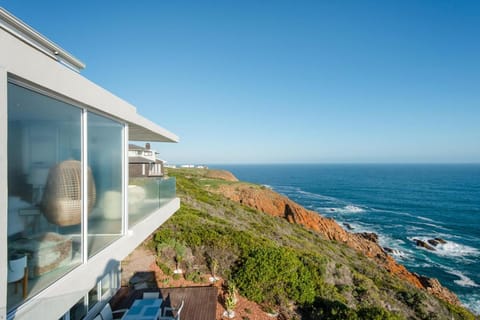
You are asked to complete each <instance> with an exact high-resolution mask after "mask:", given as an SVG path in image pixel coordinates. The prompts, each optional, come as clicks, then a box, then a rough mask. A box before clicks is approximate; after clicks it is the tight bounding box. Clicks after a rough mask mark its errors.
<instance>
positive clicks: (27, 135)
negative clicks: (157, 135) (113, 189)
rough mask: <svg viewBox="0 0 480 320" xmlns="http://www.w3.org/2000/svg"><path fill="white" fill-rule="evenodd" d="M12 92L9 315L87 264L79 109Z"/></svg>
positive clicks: (22, 90)
mask: <svg viewBox="0 0 480 320" xmlns="http://www.w3.org/2000/svg"><path fill="white" fill-rule="evenodd" d="M7 90H8V91H7V93H8V226H7V229H8V231H7V232H8V288H7V296H8V297H7V305H8V309H9V310H11V309H12V308H14V307H16V306H18V305H20V304H21V303H22V302H23V301H24V300H25V299H27V298H28V297H31V296H32V295H34V294H36V293H38V292H40V291H41V290H42V289H44V288H46V287H47V286H48V285H50V284H51V283H53V282H54V281H56V280H57V279H58V278H60V277H61V276H63V275H64V274H65V273H67V272H68V271H70V270H71V269H72V268H74V267H75V266H77V265H79V264H80V263H81V261H82V256H81V253H82V247H81V243H82V242H81V230H82V199H81V190H82V167H81V162H80V161H81V155H82V148H81V145H82V143H81V141H82V139H81V133H82V130H81V127H82V120H81V119H82V109H80V108H77V107H75V106H73V105H70V104H68V103H65V102H63V101H60V100H57V99H55V98H52V97H50V96H47V95H44V94H41V93H39V92H37V91H34V90H30V89H27V88H26V87H24V86H23V85H19V84H16V83H13V82H9V83H8V88H7ZM20 284H21V285H20Z"/></svg>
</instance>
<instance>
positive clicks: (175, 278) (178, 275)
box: [172, 273, 182, 280]
mask: <svg viewBox="0 0 480 320" xmlns="http://www.w3.org/2000/svg"><path fill="white" fill-rule="evenodd" d="M172 278H173V280H180V279H181V278H182V275H181V274H180V273H175V274H173V277H172Z"/></svg>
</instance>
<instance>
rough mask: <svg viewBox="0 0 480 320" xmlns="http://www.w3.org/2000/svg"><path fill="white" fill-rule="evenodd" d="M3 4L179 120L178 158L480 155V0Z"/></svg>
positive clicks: (114, 87)
mask: <svg viewBox="0 0 480 320" xmlns="http://www.w3.org/2000/svg"><path fill="white" fill-rule="evenodd" d="M0 5H1V6H3V7H4V8H6V9H7V10H9V11H10V12H12V13H13V14H14V15H16V16H17V17H19V18H20V19H22V20H23V21H25V22H26V23H27V24H29V25H31V26H32V27H34V28H35V29H37V30H38V31H39V32H41V33H42V34H44V35H46V36H47V37H49V38H50V39H51V40H53V41H54V42H56V43H58V44H59V45H61V46H62V47H63V48H65V49H66V50H67V51H69V52H71V53H72V54H73V55H74V56H76V57H78V58H79V59H81V60H82V61H84V62H85V63H86V64H87V68H86V69H85V70H84V71H82V74H83V75H84V76H85V77H87V78H89V79H90V80H92V81H94V82H96V83H98V84H99V85H101V86H103V87H105V88H107V89H108V90H110V91H112V92H113V93H115V94H117V95H118V96H120V97H121V98H123V99H125V100H127V101H129V102H130V103H132V104H133V105H135V106H136V107H137V109H138V111H139V112H140V113H141V114H142V115H144V116H146V117H148V118H150V119H151V120H152V121H154V122H157V123H159V124H161V125H162V126H163V127H165V128H167V129H169V130H171V131H173V132H175V133H176V134H178V135H179V136H180V138H181V142H180V143H179V144H156V145H155V147H156V148H157V149H158V150H159V151H160V152H161V154H162V157H163V158H165V159H167V160H169V162H171V163H324V162H327V163H337V162H339V163H345V162H347V163H349V162H396V163H398V162H400V163H403V162H407V163H410V162H480V41H479V35H480V19H479V18H478V17H480V2H478V1H440V0H439V1H281V0H272V1H81V2H75V4H73V2H69V1H49V0H43V1H21V0H12V1H8V0H0Z"/></svg>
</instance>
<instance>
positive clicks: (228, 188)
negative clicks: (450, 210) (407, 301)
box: [211, 175, 460, 305]
mask: <svg viewBox="0 0 480 320" xmlns="http://www.w3.org/2000/svg"><path fill="white" fill-rule="evenodd" d="M228 179H229V180H230V179H232V177H231V176H230V175H229V176H228ZM230 181H231V180H230ZM211 191H212V192H216V193H220V194H222V195H224V196H225V197H227V198H229V199H231V200H233V201H235V202H238V203H241V204H243V205H245V206H248V207H250V208H253V209H256V210H259V211H262V212H264V213H266V214H269V215H272V216H275V217H281V218H284V219H286V220H287V221H289V222H290V223H295V224H300V225H302V226H304V227H306V228H307V229H310V230H312V231H315V232H317V233H320V234H321V235H323V236H324V237H325V238H326V239H329V240H335V241H338V242H342V243H345V244H346V245H347V246H349V247H351V248H353V249H355V250H357V251H359V252H361V253H363V254H364V255H366V256H367V257H369V258H371V259H373V260H374V261H375V262H376V263H377V264H378V265H379V266H381V267H383V268H385V270H387V271H388V272H389V273H391V274H394V275H396V276H398V277H399V278H401V279H404V280H406V281H408V282H410V283H411V284H413V285H414V286H416V287H417V288H421V289H424V290H425V291H427V292H429V293H431V294H432V295H435V296H436V297H438V298H440V299H442V300H444V301H446V302H448V303H451V304H454V305H460V300H459V299H458V297H457V296H456V295H455V294H454V293H453V292H451V291H450V290H448V289H447V288H445V287H443V286H442V285H441V284H440V282H439V281H438V280H437V279H433V278H428V277H425V276H422V275H418V274H416V273H413V272H410V271H409V270H407V269H406V268H405V266H403V265H401V264H400V263H398V262H397V261H396V260H395V259H394V258H393V257H392V256H391V255H390V254H394V253H395V252H394V249H391V248H383V247H381V246H380V245H379V244H378V235H376V234H375V233H365V232H364V233H353V232H351V231H352V230H353V228H352V227H351V226H350V225H345V224H344V226H345V227H346V228H347V229H348V231H347V230H345V229H344V228H342V227H341V226H340V225H339V224H338V223H337V222H336V221H335V220H333V219H331V218H325V217H323V216H322V215H321V214H319V213H317V212H315V211H310V210H307V209H305V208H303V207H302V206H300V205H299V204H297V203H295V202H294V201H292V200H290V199H289V198H287V197H285V196H283V195H280V194H278V193H276V192H274V191H273V190H270V189H267V188H259V187H258V186H256V185H251V184H247V183H236V184H234V185H229V184H225V185H222V186H220V187H219V188H218V189H212V190H211ZM429 240H431V241H426V242H425V241H421V240H419V241H421V242H417V245H419V246H421V247H424V248H426V249H428V250H432V249H433V250H435V249H434V247H435V246H436V245H438V244H441V243H443V241H445V240H443V239H440V238H438V239H429ZM427 246H428V247H427Z"/></svg>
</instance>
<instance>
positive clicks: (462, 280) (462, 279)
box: [446, 270, 480, 288]
mask: <svg viewBox="0 0 480 320" xmlns="http://www.w3.org/2000/svg"><path fill="white" fill-rule="evenodd" d="M446 271H447V272H448V273H450V274H453V275H454V276H457V277H458V278H459V279H457V280H453V282H455V283H456V284H458V285H459V286H461V287H471V288H477V287H480V285H478V284H477V283H475V281H473V280H472V279H470V278H469V277H467V276H466V275H465V274H463V273H462V272H460V271H458V270H446Z"/></svg>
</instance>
